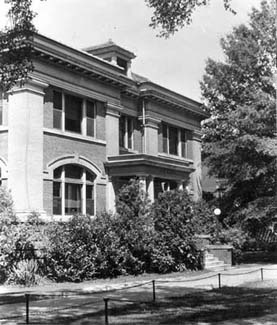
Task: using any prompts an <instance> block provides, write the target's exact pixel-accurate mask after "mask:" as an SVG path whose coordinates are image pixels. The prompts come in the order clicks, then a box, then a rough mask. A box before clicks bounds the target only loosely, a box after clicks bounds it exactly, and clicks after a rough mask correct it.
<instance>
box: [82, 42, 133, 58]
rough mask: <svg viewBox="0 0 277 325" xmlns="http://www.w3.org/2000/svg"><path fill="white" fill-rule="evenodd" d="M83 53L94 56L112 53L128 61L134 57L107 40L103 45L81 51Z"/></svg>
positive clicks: (129, 52)
mask: <svg viewBox="0 0 277 325" xmlns="http://www.w3.org/2000/svg"><path fill="white" fill-rule="evenodd" d="M83 51H86V52H88V53H91V54H94V55H101V54H102V55H103V54H106V53H112V52H114V53H116V54H119V55H121V56H123V57H125V58H128V59H130V60H131V59H134V58H135V57H136V55H135V54H134V53H133V52H131V51H129V50H126V49H124V48H123V47H121V46H119V45H117V44H116V43H114V42H113V41H112V40H109V41H108V42H106V43H103V44H99V45H95V46H89V47H86V48H84V49H83Z"/></svg>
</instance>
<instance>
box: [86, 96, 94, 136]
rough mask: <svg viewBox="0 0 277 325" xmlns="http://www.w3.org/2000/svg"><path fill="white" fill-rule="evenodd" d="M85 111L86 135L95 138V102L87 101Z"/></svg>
mask: <svg viewBox="0 0 277 325" xmlns="http://www.w3.org/2000/svg"><path fill="white" fill-rule="evenodd" d="M86 109H87V112H86V113H87V114H86V116H87V125H86V128H87V130H86V131H87V135H88V136H91V137H94V136H95V112H96V107H95V102H91V101H87V105H86Z"/></svg>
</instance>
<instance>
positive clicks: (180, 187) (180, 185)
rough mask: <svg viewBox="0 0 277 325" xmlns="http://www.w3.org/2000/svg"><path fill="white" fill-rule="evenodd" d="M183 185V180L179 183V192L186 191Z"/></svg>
mask: <svg viewBox="0 0 277 325" xmlns="http://www.w3.org/2000/svg"><path fill="white" fill-rule="evenodd" d="M183 184H184V181H183V180H181V181H178V182H177V189H178V190H179V191H183V189H184V185H183Z"/></svg>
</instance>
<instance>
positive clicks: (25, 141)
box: [8, 78, 48, 216]
mask: <svg viewBox="0 0 277 325" xmlns="http://www.w3.org/2000/svg"><path fill="white" fill-rule="evenodd" d="M47 86H48V85H47V84H46V83H44V82H42V81H40V80H38V79H34V78H33V79H31V78H30V79H29V80H28V81H27V82H26V83H25V84H24V86H23V87H16V88H14V89H12V90H11V91H10V92H9V112H8V113H9V132H8V172H9V179H8V187H9V188H10V190H11V193H12V198H13V201H14V208H15V212H16V213H17V214H18V215H22V216H26V215H28V214H30V212H32V211H36V212H38V213H40V214H45V212H44V211H43V107H44V106H43V105H44V104H43V99H44V89H45V88H46V87H47Z"/></svg>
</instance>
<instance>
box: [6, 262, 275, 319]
mask: <svg viewBox="0 0 277 325" xmlns="http://www.w3.org/2000/svg"><path fill="white" fill-rule="evenodd" d="M274 270H275V271H276V270H277V269H274V268H258V269H254V270H251V271H247V272H240V273H238V272H236V273H226V272H222V273H213V274H211V275H207V276H198V277H192V278H185V279H176V280H174V279H173V280H162V279H156V280H151V281H145V282H142V283H140V284H134V285H130V286H124V287H122V288H114V289H108V290H102V291H95V292H88V293H85V292H82V293H72V292H69V293H66V292H63V293H59V294H52V295H51V294H38V293H30V292H28V293H22V294H21V295H20V298H21V300H20V299H19V297H18V299H19V302H18V303H19V304H22V306H24V308H22V309H24V312H21V313H17V314H16V315H10V316H6V317H4V318H1V316H0V323H1V322H2V321H20V322H22V321H25V323H26V324H30V323H32V319H36V318H38V317H40V316H41V317H43V315H47V314H48V315H49V314H55V313H57V312H64V311H66V310H70V309H71V310H72V309H80V308H82V309H84V308H88V310H90V311H91V310H92V308H94V310H98V312H100V313H102V315H103V316H104V324H105V325H107V324H109V307H110V304H111V303H112V302H116V303H123V304H127V303H128V304H129V303H136V304H140V303H143V304H147V303H152V304H153V303H155V302H156V301H157V298H158V292H157V289H158V288H159V287H161V286H163V285H166V284H167V285H168V284H174V283H176V284H179V285H181V284H184V285H186V284H189V285H190V287H192V288H193V287H194V284H195V283H196V282H199V283H200V286H201V281H204V280H205V286H207V285H209V284H211V285H212V286H213V287H214V288H215V287H217V288H218V289H221V288H222V287H223V286H230V285H227V283H228V282H229V281H228V280H229V279H230V278H231V277H238V276H245V275H249V274H251V273H253V274H254V273H257V278H256V280H259V281H263V280H264V278H265V275H266V271H274ZM209 279H210V280H211V281H210V282H209V281H208V282H207V280H209ZM203 286H204V284H202V287H203ZM139 287H145V288H147V290H148V292H149V293H150V294H149V297H148V299H144V300H138V299H135V300H134V299H128V298H117V297H110V296H108V295H109V294H111V293H116V292H120V291H125V290H129V289H134V288H139ZM126 295H127V294H126ZM99 296H100V297H99ZM67 298H76V299H79V300H85V302H80V303H77V304H72V303H70V302H67V301H66V299H67ZM61 299H62V300H63V301H62V302H63V303H61ZM5 302H6V304H12V303H15V302H12V301H11V300H10V301H8V300H6V301H5ZM5 302H4V304H5ZM59 303H60V304H61V305H63V304H65V305H63V306H59ZM39 305H42V307H40V306H39ZM47 305H50V307H47ZM40 308H43V310H38V309H40Z"/></svg>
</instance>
